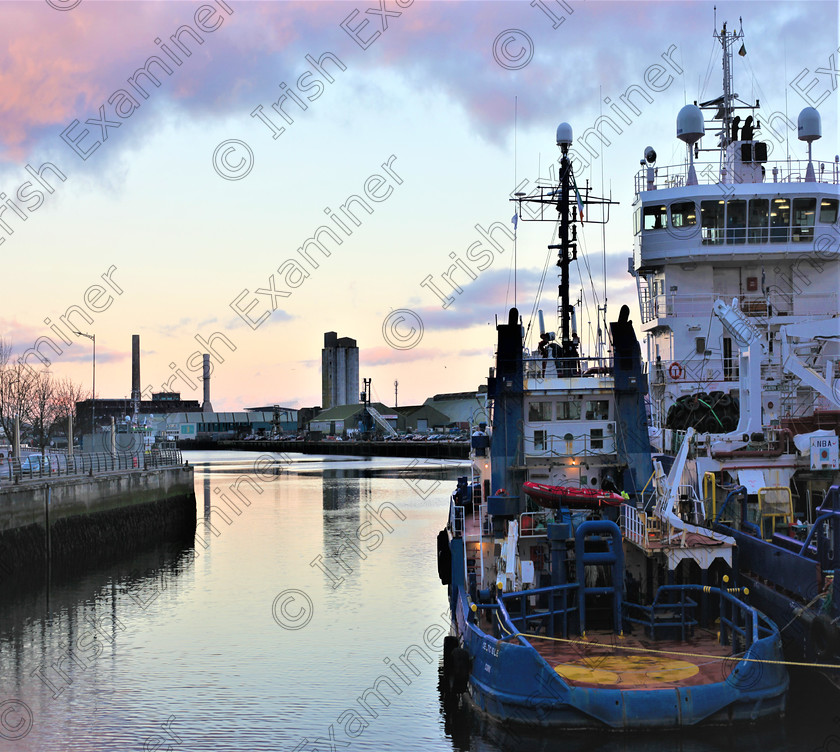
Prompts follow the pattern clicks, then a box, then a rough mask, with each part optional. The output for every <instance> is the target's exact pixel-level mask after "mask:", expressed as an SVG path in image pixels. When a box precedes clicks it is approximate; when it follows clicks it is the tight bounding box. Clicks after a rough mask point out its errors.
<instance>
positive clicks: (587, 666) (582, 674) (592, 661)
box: [554, 655, 700, 686]
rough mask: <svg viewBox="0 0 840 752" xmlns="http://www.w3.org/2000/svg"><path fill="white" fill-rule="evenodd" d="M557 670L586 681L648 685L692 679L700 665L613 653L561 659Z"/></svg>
mask: <svg viewBox="0 0 840 752" xmlns="http://www.w3.org/2000/svg"><path fill="white" fill-rule="evenodd" d="M554 670H555V671H556V672H557V673H558V674H560V676H562V677H563V678H565V679H569V680H570V681H576V682H584V683H586V684H619V685H624V686H644V685H647V684H662V683H667V682H678V681H682V680H684V679H689V678H691V677H692V676H694V675H695V674H697V673H698V672H699V670H700V669H699V668H698V667H697V666H696V665H694V664H693V663H689V662H688V661H681V660H678V659H675V658H667V657H665V656H649V655H611V656H592V657H590V658H584V659H582V660H579V661H575V662H573V663H561V664H559V665H557V666H555V667H554Z"/></svg>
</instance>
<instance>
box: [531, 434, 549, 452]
mask: <svg viewBox="0 0 840 752" xmlns="http://www.w3.org/2000/svg"><path fill="white" fill-rule="evenodd" d="M545 442H546V432H545V431H534V451H535V452H544V451H545Z"/></svg>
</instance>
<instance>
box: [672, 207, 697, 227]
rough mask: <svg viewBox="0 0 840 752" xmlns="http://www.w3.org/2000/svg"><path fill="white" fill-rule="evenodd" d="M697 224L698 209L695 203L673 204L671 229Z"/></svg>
mask: <svg viewBox="0 0 840 752" xmlns="http://www.w3.org/2000/svg"><path fill="white" fill-rule="evenodd" d="M695 224H697V209H696V207H695V206H694V202H693V201H682V202H680V203H677V204H671V227H689V226H691V225H695Z"/></svg>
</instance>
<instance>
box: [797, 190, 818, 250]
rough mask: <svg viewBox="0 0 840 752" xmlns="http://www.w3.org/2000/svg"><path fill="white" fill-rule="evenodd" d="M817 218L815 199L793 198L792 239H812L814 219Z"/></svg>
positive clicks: (805, 240) (803, 241) (802, 241)
mask: <svg viewBox="0 0 840 752" xmlns="http://www.w3.org/2000/svg"><path fill="white" fill-rule="evenodd" d="M816 218H817V199H815V198H795V199H793V237H792V238H791V240H793V242H794V243H807V242H808V241H810V240H813V239H814V220H815V219H816Z"/></svg>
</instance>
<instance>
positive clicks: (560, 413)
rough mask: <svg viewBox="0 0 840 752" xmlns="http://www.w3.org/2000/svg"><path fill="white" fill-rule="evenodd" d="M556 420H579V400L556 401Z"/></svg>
mask: <svg viewBox="0 0 840 752" xmlns="http://www.w3.org/2000/svg"><path fill="white" fill-rule="evenodd" d="M557 420H580V402H565V401H564V402H558V403H557Z"/></svg>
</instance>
